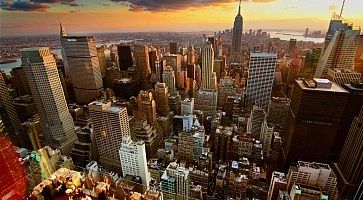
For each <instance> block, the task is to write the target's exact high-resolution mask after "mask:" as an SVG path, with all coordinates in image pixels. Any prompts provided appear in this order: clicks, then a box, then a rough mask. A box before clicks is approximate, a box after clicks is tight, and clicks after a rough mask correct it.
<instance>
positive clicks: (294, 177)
mask: <svg viewBox="0 0 363 200" xmlns="http://www.w3.org/2000/svg"><path fill="white" fill-rule="evenodd" d="M294 184H304V185H309V186H318V187H320V188H321V190H323V191H324V192H326V193H327V194H328V197H329V199H333V198H334V196H335V193H336V192H337V187H336V186H337V178H336V176H335V174H334V171H333V170H332V169H331V168H330V166H329V165H328V164H323V163H316V162H304V161H298V163H297V165H292V166H290V169H289V173H288V175H287V186H288V189H292V186H293V185H294Z"/></svg>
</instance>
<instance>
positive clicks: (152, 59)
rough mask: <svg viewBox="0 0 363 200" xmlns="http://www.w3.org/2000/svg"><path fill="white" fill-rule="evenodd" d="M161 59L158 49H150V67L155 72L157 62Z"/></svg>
mask: <svg viewBox="0 0 363 200" xmlns="http://www.w3.org/2000/svg"><path fill="white" fill-rule="evenodd" d="M157 60H159V56H158V51H157V50H155V49H153V50H151V51H149V63H150V69H151V72H152V73H154V74H155V72H156V68H155V62H156V61H157Z"/></svg>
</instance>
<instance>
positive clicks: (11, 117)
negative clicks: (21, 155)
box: [0, 74, 20, 142]
mask: <svg viewBox="0 0 363 200" xmlns="http://www.w3.org/2000/svg"><path fill="white" fill-rule="evenodd" d="M0 115H1V119H2V121H3V123H4V125H5V128H6V132H7V135H8V136H9V137H10V138H11V139H12V141H13V142H20V141H19V139H20V138H18V134H19V128H20V121H19V118H18V115H17V113H16V110H15V107H14V102H13V99H12V97H11V96H10V94H9V89H8V87H7V86H6V84H5V81H4V77H3V76H2V75H1V74H0Z"/></svg>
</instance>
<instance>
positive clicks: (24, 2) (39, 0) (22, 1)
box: [0, 0, 81, 11]
mask: <svg viewBox="0 0 363 200" xmlns="http://www.w3.org/2000/svg"><path fill="white" fill-rule="evenodd" d="M50 4H64V5H69V6H81V5H80V4H77V2H76V0H1V3H0V8H1V9H3V10H8V11H45V10H46V9H48V8H50Z"/></svg>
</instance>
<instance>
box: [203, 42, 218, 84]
mask: <svg viewBox="0 0 363 200" xmlns="http://www.w3.org/2000/svg"><path fill="white" fill-rule="evenodd" d="M213 65H214V52H213V47H212V45H211V44H209V43H207V44H204V46H203V47H202V87H201V88H202V89H206V90H216V89H217V88H216V87H217V76H216V73H215V72H214V71H213Z"/></svg>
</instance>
